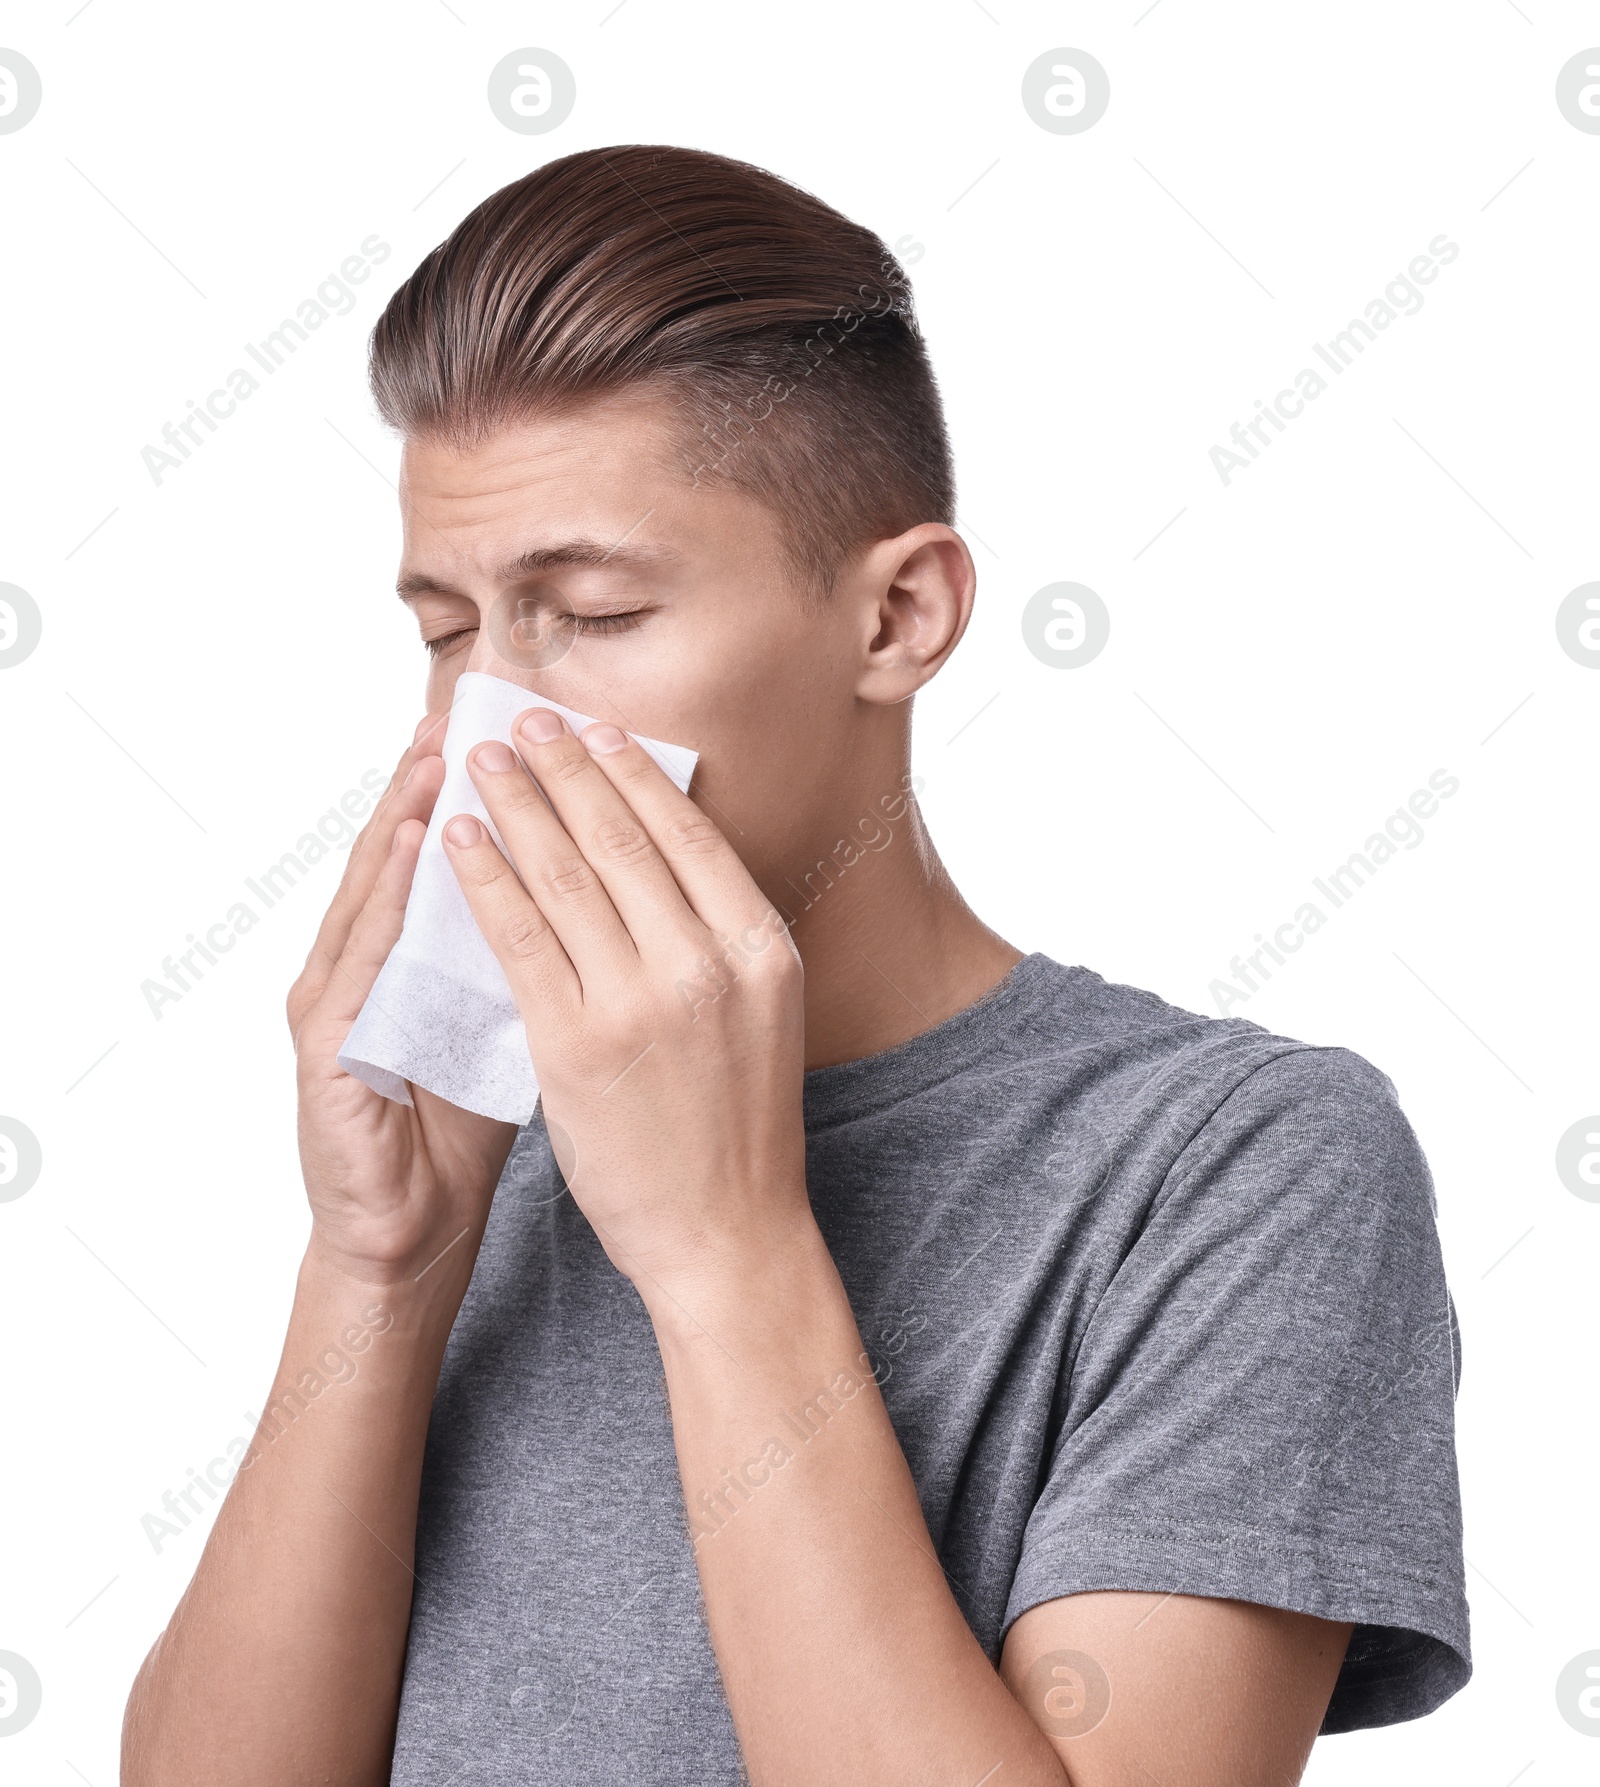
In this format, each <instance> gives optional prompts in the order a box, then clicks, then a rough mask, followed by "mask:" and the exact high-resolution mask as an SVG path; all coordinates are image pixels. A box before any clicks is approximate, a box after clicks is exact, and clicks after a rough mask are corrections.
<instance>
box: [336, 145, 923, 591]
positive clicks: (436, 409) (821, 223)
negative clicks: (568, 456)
mask: <svg viewBox="0 0 1600 1787" xmlns="http://www.w3.org/2000/svg"><path fill="white" fill-rule="evenodd" d="M371 376H372V390H373V395H374V397H375V398H376V400H377V405H378V409H379V411H380V413H381V414H382V416H383V418H384V420H385V421H387V422H388V423H389V424H390V425H391V426H392V427H394V428H396V429H398V430H399V431H400V432H401V433H402V434H404V435H407V436H415V437H418V438H421V439H429V440H438V441H442V442H444V443H446V444H447V445H449V446H450V447H452V448H454V449H455V450H457V451H462V450H471V449H472V448H473V447H475V446H478V445H481V444H482V443H483V442H484V441H485V440H486V439H487V438H488V437H489V436H490V435H492V434H494V433H495V432H496V431H498V430H499V429H501V428H505V427H508V426H515V425H516V424H518V423H519V422H523V421H526V420H529V419H531V418H533V417H535V416H538V415H544V414H552V413H560V412H563V411H568V410H571V409H573V408H575V407H578V406H580V405H582V404H585V403H588V402H590V401H592V400H594V399H597V398H603V397H607V396H610V395H613V394H615V393H617V392H621V391H624V390H628V389H630V388H631V389H642V390H653V391H655V392H656V393H658V394H659V395H660V396H662V397H663V398H665V399H666V400H667V401H668V402H669V403H670V404H671V406H672V407H673V408H674V409H675V410H676V411H677V413H678V415H679V417H680V418H681V421H682V423H683V430H682V443H683V449H684V452H685V455H686V457H685V461H684V470H685V472H686V473H687V474H689V475H690V476H692V477H693V478H694V479H695V480H696V481H697V482H699V481H702V480H706V481H709V480H716V481H720V482H723V483H726V484H729V485H732V486H734V487H736V488H738V489H741V490H743V491H745V492H746V493H747V494H749V495H751V496H753V497H755V498H757V499H758V500H760V501H761V502H763V503H765V504H766V505H767V506H768V507H769V508H770V509H771V510H772V511H773V512H774V513H775V514H776V516H777V517H778V519H779V522H780V524H781V528H782V537H783V540H784V543H785V546H786V548H787V551H788V555H789V558H790V559H791V561H792V563H793V565H794V568H795V569H796V571H797V572H798V573H799V575H800V577H801V578H802V579H803V580H804V581H805V582H806V583H808V584H809V585H811V586H812V587H814V588H816V589H819V590H826V589H827V588H829V587H830V586H831V584H832V582H833V578H834V575H835V573H836V572H837V570H838V567H839V565H840V563H841V562H842V561H843V560H844V559H845V558H846V557H848V556H849V555H850V554H851V553H853V552H854V551H856V550H857V549H859V548H860V547H863V546H865V545H867V544H868V543H869V542H871V541H873V540H878V539H886V538H890V537H892V536H893V535H895V534H897V533H902V532H904V531H905V529H907V528H909V527H913V526H915V525H916V524H917V523H918V522H921V521H942V522H950V521H951V520H953V518H954V505H955V490H954V475H953V471H952V467H951V463H950V445H949V441H948V438H947V436H946V434H945V427H944V418H943V414H942V412H941V409H940V404H939V393H938V387H937V386H936V384H935V382H934V377H933V369H932V367H931V365H930V364H929V361H928V355H927V350H926V348H925V347H924V345H923V341H922V336H921V333H920V332H919V330H918V328H917V323H916V318H915V315H914V313H913V309H912V303H911V287H910V282H909V281H908V280H907V278H906V275H905V272H904V270H903V269H902V268H901V266H900V264H899V262H898V261H897V260H896V259H895V257H894V256H893V255H892V254H891V253H890V252H889V250H888V249H887V248H885V247H884V245H883V243H882V242H881V241H879V239H878V238H877V237H876V236H875V235H873V233H872V232H871V231H870V230H867V229H863V228H862V227H861V226H860V225H859V224H855V223H851V222H850V220H849V219H848V218H845V217H841V216H840V215H839V213H838V212H837V211H834V210H832V209H830V208H829V207H828V206H827V205H824V204H823V203H822V202H821V201H820V200H818V199H815V198H813V197H812V196H811V195H810V194H809V193H806V192H802V191H801V190H800V189H799V188H798V187H795V186H791V185H790V184H789V183H788V182H787V181H785V180H780V179H779V178H777V176H776V175H774V174H769V173H766V172H764V171H763V170H762V169H760V168H755V167H750V166H748V165H747V164H746V163H744V162H740V161H730V160H728V159H727V158H726V157H725V156H721V155H707V154H703V153H701V152H700V151H698V150H693V149H673V148H655V147H650V146H646V145H631V146H627V147H621V148H609V149H587V150H583V151H582V152H580V153H579V154H576V155H568V156H566V157H564V158H563V159H562V160H560V161H554V162H551V163H549V164H548V165H547V166H545V167H542V168H539V169H537V170H535V172H533V173H531V174H528V175H525V176H524V177H523V178H522V179H520V180H516V181H513V182H512V184H511V185H509V186H506V187H502V188H501V190H500V191H499V192H497V193H495V194H493V195H492V196H491V197H490V198H487V199H485V200H484V202H483V203H482V204H481V205H479V206H478V208H477V209H476V210H475V211H473V212H472V213H471V214H470V215H469V216H468V217H466V218H465V219H463V221H462V222H461V223H460V225H459V226H458V227H457V228H456V230H455V231H454V232H453V233H452V234H451V236H450V237H449V239H448V240H447V241H445V242H442V243H441V244H440V245H439V247H437V248H436V249H434V251H433V252H432V253H431V254H430V255H428V256H427V258H426V259H425V260H424V261H423V262H422V263H421V265H420V266H418V268H417V269H416V271H415V272H414V273H413V274H412V275H411V276H410V278H409V279H407V280H406V282H405V284H404V285H402V286H401V287H400V289H399V290H398V291H397V292H396V293H395V294H394V296H393V297H392V298H391V299H390V300H389V303H388V305H387V307H386V308H385V310H384V313H383V315H382V316H381V317H380V318H379V320H378V324H377V327H376V328H375V329H374V330H373V332H372V344H371Z"/></svg>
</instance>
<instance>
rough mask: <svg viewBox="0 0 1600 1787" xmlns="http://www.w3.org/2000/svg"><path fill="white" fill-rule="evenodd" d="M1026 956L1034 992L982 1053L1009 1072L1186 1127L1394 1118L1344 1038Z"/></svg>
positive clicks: (1350, 1123) (1376, 1071) (1355, 1125)
mask: <svg viewBox="0 0 1600 1787" xmlns="http://www.w3.org/2000/svg"><path fill="white" fill-rule="evenodd" d="M1029 963H1030V965H1031V966H1032V967H1033V973H1034V976H1035V981H1036V997H1035V998H1034V999H1033V1000H1032V1001H1031V1002H1030V1003H1029V1005H1028V1007H1027V1009H1026V1010H1025V1011H1023V1012H1019V1014H1018V1021H1017V1023H1016V1024H1015V1025H1014V1026H1013V1027H1012V1028H1011V1030H1010V1033H1009V1034H1008V1035H1007V1037H1006V1038H1005V1041H1004V1044H1003V1046H1002V1048H1001V1049H1000V1051H999V1058H998V1059H997V1060H996V1062H995V1064H994V1065H995V1067H996V1069H997V1071H998V1072H1000V1073H1001V1074H1002V1075H1004V1076H1006V1077H1008V1078H1011V1079H1012V1080H1013V1083H1015V1082H1016V1081H1017V1080H1019V1079H1020V1080H1025V1081H1032V1082H1033V1083H1034V1085H1035V1086H1037V1087H1038V1088H1039V1089H1040V1090H1041V1091H1045V1090H1046V1089H1048V1088H1056V1089H1058V1091H1059V1093H1070V1094H1072V1095H1073V1100H1074V1102H1075V1103H1078V1104H1080V1105H1088V1106H1092V1107H1097V1108H1098V1109H1100V1110H1101V1111H1109V1110H1114V1109H1118V1108H1121V1109H1124V1110H1126V1111H1127V1112H1128V1113H1129V1114H1130V1115H1134V1116H1137V1118H1138V1119H1139V1120H1140V1121H1141V1122H1144V1123H1150V1122H1155V1123H1157V1124H1158V1125H1159V1126H1160V1127H1162V1128H1163V1129H1169V1128H1170V1129H1175V1130H1180V1131H1185V1132H1187V1133H1188V1135H1189V1136H1191V1137H1198V1136H1199V1134H1200V1133H1201V1132H1202V1131H1211V1132H1213V1133H1214V1132H1215V1131H1217V1130H1219V1129H1221V1130H1226V1129H1230V1128H1234V1127H1237V1126H1238V1125H1240V1124H1252V1123H1260V1122H1263V1121H1267V1120H1269V1119H1270V1118H1272V1117H1273V1116H1275V1115H1278V1114H1281V1113H1290V1114H1291V1115H1294V1114H1298V1117H1299V1120H1301V1121H1306V1122H1309V1121H1316V1122H1317V1123H1318V1124H1319V1125H1320V1126H1322V1127H1324V1128H1327V1129H1329V1130H1332V1131H1334V1132H1343V1133H1345V1134H1347V1135H1350V1136H1352V1137H1354V1136H1355V1135H1356V1134H1357V1133H1358V1132H1362V1131H1369V1132H1372V1131H1375V1132H1378V1133H1382V1132H1385V1131H1387V1130H1389V1129H1390V1128H1391V1127H1392V1126H1394V1125H1395V1124H1397V1123H1398V1124H1403V1123H1404V1119H1403V1117H1402V1116H1401V1114H1400V1110H1399V1103H1398V1097H1397V1094H1396V1091H1395V1087H1394V1084H1393V1082H1392V1081H1391V1080H1390V1079H1389V1077H1388V1075H1387V1074H1385V1073H1384V1072H1383V1071H1382V1070H1381V1069H1380V1068H1378V1067H1376V1066H1375V1065H1373V1063H1372V1062H1370V1061H1369V1060H1367V1059H1366V1057H1365V1056H1363V1055H1360V1054H1358V1053H1357V1052H1356V1051H1355V1050H1353V1049H1350V1048H1347V1047H1344V1046H1342V1045H1338V1044H1329V1043H1319V1042H1308V1041H1305V1040H1303V1039H1301V1038H1299V1037H1294V1036H1286V1035H1281V1034H1279V1033H1277V1032H1275V1031H1272V1030H1268V1029H1266V1028H1264V1027H1263V1026H1262V1025H1260V1024H1257V1023H1254V1022H1252V1021H1251V1020H1250V1019H1248V1018H1239V1017H1211V1016H1207V1015H1205V1014H1204V1013H1201V1012H1195V1011H1190V1010H1188V1009H1186V1008H1185V1007H1183V1006H1181V1005H1175V1004H1173V1003H1172V1002H1171V1001H1169V1000H1167V999H1164V998H1162V997H1161V996H1160V995H1159V994H1157V993H1153V992H1149V991H1147V990H1146V989H1144V988H1142V987H1136V986H1130V985H1127V984H1125V983H1122V982H1119V981H1113V980H1109V979H1107V978H1106V977H1105V976H1103V975H1101V974H1098V973H1096V972H1095V971H1094V970H1093V969H1091V968H1086V967H1082V966H1073V967H1068V966H1064V965H1063V964H1061V963H1058V962H1054V961H1051V960H1050V959H1049V958H1047V957H1043V956H1035V957H1030V958H1029Z"/></svg>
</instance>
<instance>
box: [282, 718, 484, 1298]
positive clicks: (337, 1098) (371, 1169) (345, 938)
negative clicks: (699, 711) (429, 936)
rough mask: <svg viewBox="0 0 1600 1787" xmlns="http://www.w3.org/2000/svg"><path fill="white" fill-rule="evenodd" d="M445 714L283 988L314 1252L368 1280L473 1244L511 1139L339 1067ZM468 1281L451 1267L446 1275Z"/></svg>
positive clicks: (413, 1269)
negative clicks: (386, 1091) (398, 1099)
mask: <svg viewBox="0 0 1600 1787" xmlns="http://www.w3.org/2000/svg"><path fill="white" fill-rule="evenodd" d="M447 718H448V715H446V714H443V713H440V714H430V715H428V716H427V717H426V718H425V719H424V720H423V721H422V722H421V724H420V725H419V726H418V727H417V731H416V736H415V738H414V739H413V741H412V743H411V746H410V748H409V749H408V750H407V751H406V752H405V753H404V755H403V756H402V757H401V759H400V761H399V763H398V764H397V765H396V767H395V772H394V775H393V777H392V778H391V780H390V783H389V787H388V789H387V790H386V791H385V793H384V794H383V796H382V798H381V799H380V800H379V802H378V805H377V807H376V809H375V810H374V812H373V814H372V817H371V818H370V819H369V820H368V822H367V824H366V827H365V828H364V829H363V831H362V833H361V835H360V837H359V838H357V840H356V842H355V844H354V846H353V847H352V849H351V852H350V860H349V862H348V864H347V865H346V867H345V872H344V878H343V880H342V881H341V882H340V884H339V890H338V892H337V893H336V894H335V895H334V898H333V903H332V905H331V906H330V907H329V908H328V913H327V916H326V917H325V918H324V919H323V921H322V927H321V929H320V930H319V931H318V933H317V939H316V942H315V943H314V944H313V945H312V948H311V953H310V955H309V956H308V957H307V958H306V965H305V968H304V969H303V970H302V972H301V974H300V977H299V979H298V980H297V981H296V982H295V984H294V986H293V988H292V989H291V990H290V993H289V1001H288V1016H289V1029H290V1032H291V1033H292V1035H293V1037H294V1046H295V1056H296V1060H297V1064H298V1080H299V1102H300V1120H299V1130H300V1161H301V1167H302V1170H303V1172H304V1174H305V1183H306V1195H307V1196H308V1197H309V1199H310V1201H311V1214H312V1236H311V1244H310V1251H311V1252H312V1253H313V1254H315V1255H317V1256H319V1257H320V1258H321V1259H322V1260H323V1261H324V1262H325V1263H327V1264H329V1265H331V1266H333V1267H334V1268H336V1269H337V1270H339V1271H341V1272H343V1273H345V1274H347V1275H348V1276H350V1277H352V1278H355V1279H357V1280H359V1281H361V1282H363V1283H371V1284H375V1285H390V1284H394V1283H396V1282H399V1281H403V1280H411V1279H415V1278H417V1277H418V1276H420V1274H421V1273H422V1272H424V1271H425V1270H426V1269H427V1268H428V1267H429V1266H430V1265H431V1264H432V1263H433V1262H434V1261H435V1260H437V1259H438V1258H439V1257H440V1255H441V1253H442V1252H443V1251H444V1250H446V1249H451V1248H454V1247H455V1245H456V1243H457V1242H461V1241H464V1242H465V1246H464V1247H462V1248H461V1250H460V1251H461V1252H462V1253H463V1254H465V1255H466V1257H467V1258H468V1259H470V1258H471V1256H472V1255H473V1254H474V1253H475V1252H476V1248H477V1240H478V1237H479V1236H480V1235H481V1234H482V1230H483V1225H484V1221H485V1219H486V1217H487V1213H488V1207H489V1200H490V1197H491V1196H492V1194H493V1192H494V1187H495V1183H496V1181H497V1180H498V1179H499V1176H500V1171H501V1168H502V1167H503V1166H504V1165H505V1161H506V1156H507V1154H508V1153H509V1151H510V1148H511V1143H512V1141H513V1139H514V1138H515V1136H516V1126H515V1125H514V1124H510V1123H497V1122H495V1121H494V1120H493V1119H491V1118H488V1117H479V1116H476V1115H474V1114H473V1113H472V1112H470V1111H463V1110H461V1109H459V1108H458V1107H457V1106H455V1105H452V1104H449V1103H447V1102H446V1101H445V1100H444V1099H442V1098H437V1097H435V1096H434V1095H433V1094H432V1093H430V1092H425V1091H423V1090H422V1089H421V1088H420V1087H417V1088H413V1091H412V1096H413V1098H414V1099H415V1100H416V1103H415V1104H414V1105H412V1106H407V1105H402V1104H396V1103H395V1102H394V1100H393V1099H389V1098H385V1097H383V1096H382V1095H381V1094H380V1093H377V1092H374V1091H373V1090H372V1088H371V1087H370V1086H367V1085H365V1084H364V1083H363V1082H362V1081H360V1080H358V1079H355V1078H354V1077H353V1076H352V1075H350V1074H348V1073H346V1072H345V1070H344V1069H343V1068H342V1067H341V1066H340V1065H339V1060H338V1056H339V1051H340V1049H341V1048H342V1047H343V1046H344V1042H345V1038H346V1036H347V1035H348V1034H349V1031H350V1026H351V1025H352V1024H353V1023H354V1022H355V1018H356V1014H357V1013H358V1012H359V1011H360V1009H361V1006H362V1003H363V1002H364V1001H365V999H366V997H367V994H368V993H369V992H370V991H371V990H372V985H373V982H374V981H375V980H376V979H377V977H378V970H379V969H380V968H381V967H382V966H383V963H384V960H385V958H386V957H387V956H388V954H389V951H390V950H391V949H392V948H393V946H394V943H395V940H396V938H398V937H399V935H400V926H401V922H402V920H403V918H404V916H405V904H406V895H407V893H408V892H409V890H410V887H411V877H412V874H413V872H414V870H415V868H416V863H417V853H418V851H419V850H420V849H421V847H422V839H423V836H424V834H425V832H426V829H427V820H428V817H429V815H430V814H431V813H432V811H433V804H434V802H435V800H436V799H437V798H438V795H439V789H440V785H441V784H442V782H443V780H444V760H443V758H442V757H440V756H439V755H438V750H439V745H440V743H441V741H442V739H443V736H444V727H445V722H446V719H447ZM441 1276H442V1277H444V1278H445V1279H446V1280H447V1281H453V1282H455V1283H457V1284H461V1285H463V1286H464V1283H465V1280H464V1279H463V1278H462V1277H461V1276H460V1275H459V1273H458V1272H457V1271H451V1272H449V1273H448V1274H444V1275H441Z"/></svg>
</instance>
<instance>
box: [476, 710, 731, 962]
mask: <svg viewBox="0 0 1600 1787" xmlns="http://www.w3.org/2000/svg"><path fill="white" fill-rule="evenodd" d="M612 730H613V731H615V730H616V729H615V728H614V727H613V728H612ZM619 736H621V735H620V734H619ZM512 740H513V742H514V743H515V745H516V747H517V749H518V751H519V752H520V753H521V755H522V760H523V762H524V763H526V764H527V765H528V768H529V769H530V770H531V771H532V772H533V775H534V776H535V778H536V779H537V781H538V783H539V786H540V787H541V788H542V789H543V790H544V794H545V798H546V799H547V800H548V801H549V802H550V805H551V806H552V807H553V808H554V810H555V814H556V817H557V818H558V819H559V820H560V821H561V823H562V825H563V827H564V828H565V829H566V832H567V835H568V836H569V837H570V838H571V839H572V840H573V842H574V843H575V844H576V845H577V846H578V848H579V849H580V850H581V851H582V852H583V855H584V856H585V858H586V859H587V860H588V862H589V864H590V866H591V867H592V868H593V869H594V871H595V873H596V874H597V875H598V876H599V877H600V883H601V885H602V886H603V887H604V888H605V890H606V892H607V894H609V895H610V898H611V903H612V905H613V906H615V907H616V909H617V912H618V913H619V914H620V916H621V918H622V922H623V924H625V925H626V926H627V928H628V932H629V934H630V935H631V936H632V938H633V940H634V942H635V943H636V944H637V945H638V946H639V947H640V948H641V949H644V948H646V947H647V946H649V945H652V944H656V943H665V942H671V943H675V944H681V943H682V942H683V940H684V939H685V938H692V939H693V940H694V941H696V942H697V943H698V942H700V941H702V940H703V935H704V927H703V926H702V925H701V923H700V921H699V919H698V918H697V917H696V916H695V914H694V912H693V911H692V910H691V909H690V907H689V905H688V903H687V902H686V901H685V899H684V897H683V892H682V890H681V889H680V888H679V886H678V884H677V882H676V881H675V880H674V879H673V876H672V871H671V869H669V868H668V867H667V865H666V862H665V860H664V859H663V857H662V855H661V852H660V851H659V850H657V848H656V846H655V840H654V839H653V838H652V837H651V836H650V833H649V832H648V831H647V830H646V829H645V826H644V822H643V821H642V820H641V819H640V818H639V815H638V814H637V813H635V812H634V810H633V808H632V807H630V806H629V805H628V803H627V801H626V800H624V799H623V797H622V794H621V792H620V791H619V790H618V789H617V788H616V787H615V786H614V785H613V784H612V782H611V781H610V779H609V778H608V777H607V776H606V775H605V774H604V772H603V771H602V770H601V769H600V767H599V765H598V764H597V763H596V761H595V758H594V755H593V754H592V753H591V752H590V751H587V750H585V748H584V746H583V744H582V743H581V742H580V741H579V740H578V739H577V738H576V737H575V736H574V735H573V733H572V732H571V730H570V729H569V728H568V727H567V725H566V723H565V722H564V721H563V720H562V718H561V716H560V715H559V714H557V713H553V712H552V711H551V710H550V709H549V708H547V707H535V708H530V709H529V711H528V712H527V713H525V714H522V715H521V716H519V718H518V720H517V722H516V724H515V725H514V726H513V727H512ZM502 835H503V834H502Z"/></svg>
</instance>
